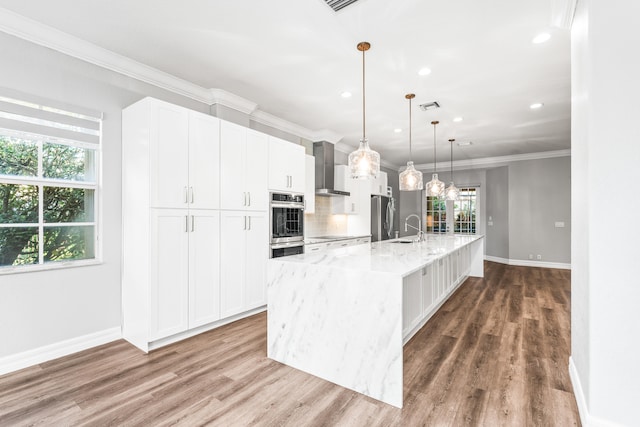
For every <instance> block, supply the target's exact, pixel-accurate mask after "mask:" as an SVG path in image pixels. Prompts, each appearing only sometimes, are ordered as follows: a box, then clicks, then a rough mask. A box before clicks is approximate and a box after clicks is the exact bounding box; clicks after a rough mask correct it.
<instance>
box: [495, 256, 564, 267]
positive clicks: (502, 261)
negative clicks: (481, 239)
mask: <svg viewBox="0 0 640 427" xmlns="http://www.w3.org/2000/svg"><path fill="white" fill-rule="evenodd" d="M484 259H485V260H487V261H493V262H499V263H500V264H507V265H517V266H521V267H542V268H560V269H562V270H571V264H567V263H564V262H546V261H535V260H528V259H507V258H500V257H495V256H491V255H485V256H484Z"/></svg>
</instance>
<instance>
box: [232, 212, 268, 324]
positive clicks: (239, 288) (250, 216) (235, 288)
mask: <svg viewBox="0 0 640 427" xmlns="http://www.w3.org/2000/svg"><path fill="white" fill-rule="evenodd" d="M268 233H269V227H268V215H267V214H266V213H265V212H247V211H223V212H222V214H221V242H222V248H223V250H222V251H221V256H220V262H221V264H220V266H221V267H220V271H221V288H220V304H221V305H220V307H221V315H222V317H228V316H233V315H235V314H237V313H241V312H243V311H247V310H251V309H253V308H256V307H260V306H262V305H264V304H266V269H267V260H268V258H269V244H268V242H269V234H268Z"/></svg>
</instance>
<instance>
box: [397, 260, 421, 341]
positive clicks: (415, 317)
mask: <svg viewBox="0 0 640 427" xmlns="http://www.w3.org/2000/svg"><path fill="white" fill-rule="evenodd" d="M421 318H422V271H421V270H419V271H416V272H415V273H412V274H410V275H409V276H406V277H405V278H404V279H403V281H402V336H403V338H404V337H405V336H407V334H408V333H409V332H410V331H411V330H412V329H413V328H414V327H415V326H416V325H417V324H418V322H420V319H421Z"/></svg>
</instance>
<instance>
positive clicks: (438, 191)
mask: <svg viewBox="0 0 640 427" xmlns="http://www.w3.org/2000/svg"><path fill="white" fill-rule="evenodd" d="M438 123H440V122H439V121H437V120H434V121H432V122H431V124H432V125H433V175H431V181H429V182H427V183H426V184H425V185H426V186H427V195H428V196H431V197H442V196H443V195H444V182H442V181H440V180H439V179H438V161H437V157H436V125H437V124H438Z"/></svg>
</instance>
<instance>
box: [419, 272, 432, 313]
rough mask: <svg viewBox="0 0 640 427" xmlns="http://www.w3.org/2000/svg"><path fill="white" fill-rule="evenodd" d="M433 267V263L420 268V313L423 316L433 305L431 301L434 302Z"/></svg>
mask: <svg viewBox="0 0 640 427" xmlns="http://www.w3.org/2000/svg"><path fill="white" fill-rule="evenodd" d="M433 269H434V265H433V264H432V265H429V266H427V267H425V268H423V269H422V315H423V316H426V315H427V313H429V311H431V307H432V306H433V303H434V297H433V293H434V292H433V287H434V276H433Z"/></svg>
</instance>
